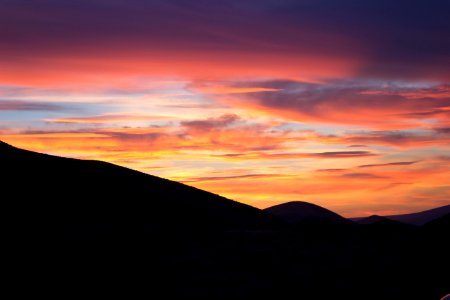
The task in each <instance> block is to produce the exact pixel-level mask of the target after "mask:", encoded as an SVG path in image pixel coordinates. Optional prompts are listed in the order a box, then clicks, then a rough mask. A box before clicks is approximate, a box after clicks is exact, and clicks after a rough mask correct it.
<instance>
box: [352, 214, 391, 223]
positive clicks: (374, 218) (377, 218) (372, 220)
mask: <svg viewBox="0 0 450 300" xmlns="http://www.w3.org/2000/svg"><path fill="white" fill-rule="evenodd" d="M383 220H388V219H387V218H386V217H382V216H379V215H371V216H369V217H367V218H361V219H358V220H357V223H358V224H374V223H377V222H380V221H383Z"/></svg>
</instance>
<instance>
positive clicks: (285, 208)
mask: <svg viewBox="0 0 450 300" xmlns="http://www.w3.org/2000/svg"><path fill="white" fill-rule="evenodd" d="M264 210H265V211H266V212H269V213H271V214H273V215H274V216H276V217H278V218H280V219H282V220H284V221H286V222H288V223H291V224H295V223H299V222H302V221H305V220H307V219H321V220H330V221H334V222H339V223H347V222H348V220H347V219H345V218H344V217H341V216H340V215H338V214H337V213H335V212H332V211H331V210H328V209H326V208H323V207H321V206H318V205H315V204H312V203H309V202H304V201H291V202H286V203H282V204H278V205H275V206H271V207H268V208H266V209H264Z"/></svg>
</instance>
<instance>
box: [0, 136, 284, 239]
mask: <svg viewBox="0 0 450 300" xmlns="http://www.w3.org/2000/svg"><path fill="white" fill-rule="evenodd" d="M0 166H1V172H2V193H4V194H7V195H14V198H16V199H20V200H19V201H20V205H21V206H22V210H21V213H22V216H21V217H22V218H30V219H34V218H39V219H44V220H46V221H48V222H63V223H64V224H92V223H114V224H115V225H116V227H117V226H119V225H118V224H120V226H122V227H124V228H125V227H130V228H132V227H133V226H141V228H144V227H143V226H145V228H146V229H147V230H165V229H169V228H175V229H176V228H178V229H184V230H187V229H195V230H212V229H225V230H232V229H262V228H273V227H274V226H275V227H276V226H278V225H279V224H280V222H278V221H277V220H276V219H275V218H273V217H272V216H270V215H269V214H267V213H265V212H263V211H261V210H259V209H256V208H254V207H251V206H248V205H245V204H242V203H239V202H236V201H232V200H229V199H226V198H224V197H221V196H218V195H215V194H212V193H209V192H205V191H202V190H199V189H197V188H194V187H190V186H187V185H184V184H181V183H177V182H174V181H170V180H167V179H163V178H159V177H156V176H151V175H148V174H144V173H141V172H137V171H134V170H130V169H127V168H124V167H119V166H117V165H113V164H109V163H105V162H101V161H89V160H78V159H69V158H62V157H56V156H51V155H46V154H39V153H35V152H31V151H26V150H21V149H18V148H15V147H13V146H10V145H8V144H6V143H4V142H0ZM103 228H105V227H104V226H103ZM96 230H97V229H96Z"/></svg>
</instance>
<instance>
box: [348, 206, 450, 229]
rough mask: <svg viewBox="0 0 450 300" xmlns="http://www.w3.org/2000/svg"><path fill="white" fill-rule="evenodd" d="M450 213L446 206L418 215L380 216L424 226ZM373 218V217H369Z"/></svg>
mask: <svg viewBox="0 0 450 300" xmlns="http://www.w3.org/2000/svg"><path fill="white" fill-rule="evenodd" d="M448 213H450V205H444V206H441V207H436V208H433V209H429V210H425V211H420V212H416V213H410V214H403V215H389V216H379V217H382V218H386V219H390V220H393V221H398V222H402V223H405V224H411V225H424V224H426V223H428V222H430V221H432V220H434V219H437V218H440V217H442V216H444V215H446V214H448ZM369 218H371V217H369ZM366 219H367V218H351V220H353V221H356V222H358V223H361V222H366V221H364V220H366Z"/></svg>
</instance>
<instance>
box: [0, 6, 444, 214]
mask: <svg viewBox="0 0 450 300" xmlns="http://www.w3.org/2000/svg"><path fill="white" fill-rule="evenodd" d="M449 11H450V1H446V0H445V1H442V0H428V1H414V0H397V1H392V0H389V1H388V0H377V1H375V0H374V1H369V0H368V1H357V0H339V1H338V0H224V1H212V0H208V1H207V0H76V1H72V0H0V139H1V140H3V141H5V142H7V143H10V144H12V145H14V146H17V147H21V148H26V149H29V150H34V151H39V152H44V153H49V154H55V155H62V156H68V157H76V158H83V159H96V160H104V161H109V162H112V163H115V164H118V165H121V166H125V167H129V168H132V169H136V170H140V171H142V172H146V173H149V174H153V175H157V176H161V177H164V178H168V179H172V180H176V181H181V182H183V183H186V184H189V185H192V186H195V187H198V188H201V189H205V190H208V191H211V192H214V193H217V194H220V195H222V196H225V197H228V198H231V199H234V200H237V201H240V202H244V203H247V204H250V205H253V206H256V207H259V208H265V207H268V206H271V205H275V204H279V203H282V202H286V201H291V200H303V201H308V202H312V203H315V204H318V205H321V206H324V207H326V208H329V209H331V210H333V211H336V212H337V213H340V214H342V215H344V216H364V215H371V214H397V213H407V212H415V211H420V210H425V209H429V208H433V207H436V206H441V205H446V204H450V22H449V19H448V17H449Z"/></svg>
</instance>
